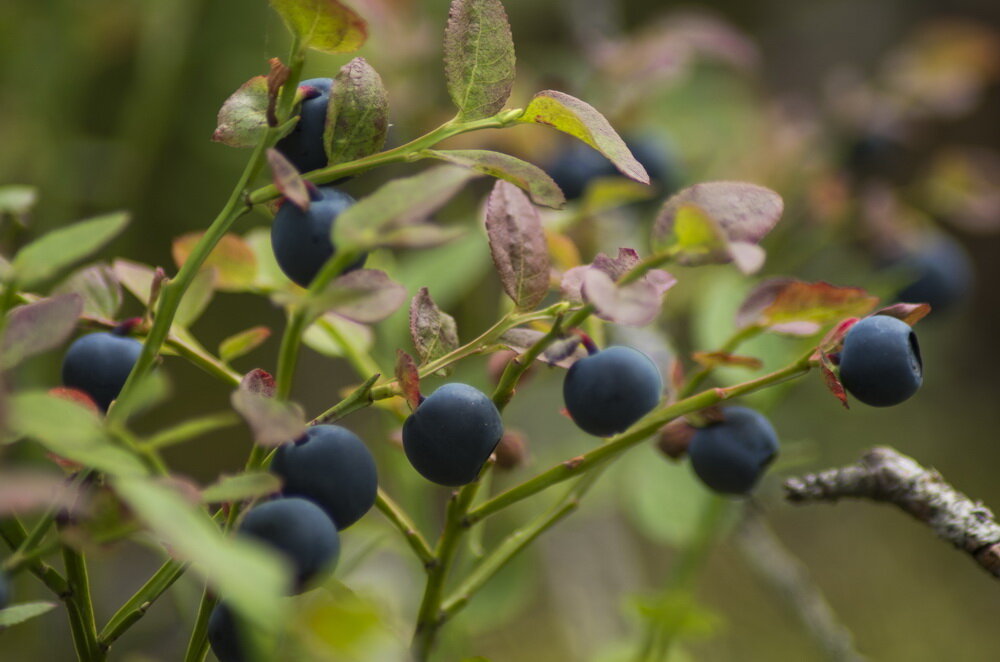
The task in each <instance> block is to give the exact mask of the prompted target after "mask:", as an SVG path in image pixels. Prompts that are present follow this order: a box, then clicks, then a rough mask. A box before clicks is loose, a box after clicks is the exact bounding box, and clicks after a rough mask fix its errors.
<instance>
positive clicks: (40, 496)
mask: <svg viewBox="0 0 1000 662" xmlns="http://www.w3.org/2000/svg"><path fill="white" fill-rule="evenodd" d="M86 506H87V503H86V500H85V495H84V494H83V492H82V491H81V490H80V488H79V487H75V486H74V485H73V484H72V483H68V482H67V481H66V479H65V478H64V477H62V476H60V475H59V474H56V473H51V472H50V473H42V472H40V471H16V472H14V471H10V472H5V473H0V516H3V517H9V516H11V515H26V514H29V513H32V512H36V511H43V510H48V509H49V508H53V507H54V508H59V509H60V510H68V511H69V512H71V513H78V512H80V511H82V510H85V509H86Z"/></svg>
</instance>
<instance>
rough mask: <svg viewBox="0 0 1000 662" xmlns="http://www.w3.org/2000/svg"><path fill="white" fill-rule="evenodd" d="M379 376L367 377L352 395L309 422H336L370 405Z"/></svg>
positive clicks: (312, 423) (320, 423) (316, 423)
mask: <svg viewBox="0 0 1000 662" xmlns="http://www.w3.org/2000/svg"><path fill="white" fill-rule="evenodd" d="M379 377H381V375H379V374H378V373H376V374H374V375H372V376H371V377H369V378H368V379H366V380H365V381H364V383H363V384H361V386H359V387H357V388H356V389H354V390H353V391H351V394H350V395H348V396H347V397H346V398H344V399H343V400H341V401H340V402H338V403H337V404H335V405H334V406H332V407H330V408H329V409H327V410H326V411H325V412H323V413H322V414H320V415H319V416H317V417H316V418H314V419H313V420H312V421H310V423H309V424H310V425H324V424H326V423H335V422H336V421H339V420H340V419H342V418H343V417H345V416H347V415H348V414H350V413H351V412H355V411H358V410H359V409H364V408H365V407H367V406H368V405H370V404H371V403H372V386H374V385H375V382H377V381H378V378H379Z"/></svg>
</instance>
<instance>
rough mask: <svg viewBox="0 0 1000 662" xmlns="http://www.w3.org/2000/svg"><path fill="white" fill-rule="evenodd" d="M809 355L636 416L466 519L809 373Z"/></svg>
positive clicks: (478, 517) (476, 517)
mask: <svg viewBox="0 0 1000 662" xmlns="http://www.w3.org/2000/svg"><path fill="white" fill-rule="evenodd" d="M810 354H811V352H810ZM810 354H806V355H805V356H803V357H802V358H800V359H799V360H798V361H795V362H794V363H792V364H790V365H788V366H786V367H784V368H782V369H781V370H777V371H775V372H772V373H770V374H767V375H764V376H763V377H759V378H758V379H754V380H751V381H748V382H744V383H742V384H737V385H735V386H730V387H728V388H716V389H710V390H707V391H703V392H701V393H699V394H697V395H693V396H691V397H688V398H685V399H684V400H680V401H678V402H675V403H673V404H671V405H667V406H666V407H661V408H659V409H656V410H654V411H652V412H650V413H649V414H647V415H646V416H644V417H643V418H641V419H639V421H637V422H636V423H635V424H634V425H632V427H630V428H629V429H628V430H626V431H625V432H622V433H621V434H618V435H615V436H614V437H611V438H610V439H609V440H608V442H607V443H606V444H604V445H602V446H599V447H597V448H595V449H593V450H591V451H588V452H587V453H584V454H583V455H580V456H577V457H575V458H573V459H571V460H567V461H565V462H562V463H560V464H558V465H556V466H554V467H552V468H551V469H549V470H548V471H544V472H542V473H541V474H538V475H537V476H535V477H534V478H531V479H529V480H527V481H525V482H523V483H521V484H520V485H517V486H516V487H512V488H511V489H509V490H507V491H506V492H502V493H500V494H498V495H497V496H495V497H493V498H492V499H490V500H489V501H487V502H486V503H484V504H482V505H481V506H478V507H476V508H474V509H473V510H472V511H471V512H469V514H468V518H467V519H468V522H469V523H474V522H478V521H479V520H481V519H483V518H484V517H488V516H489V515H492V514H493V513H495V512H498V511H500V510H503V509H504V508H506V507H508V506H510V505H513V504H515V503H518V502H519V501H522V500H524V499H527V498H528V497H530V496H533V495H535V494H537V493H539V492H541V491H543V490H545V489H548V488H549V487H551V486H553V485H556V484H557V483H561V482H563V481H565V480H569V479H570V478H573V477H574V476H580V475H582V474H584V473H585V472H587V471H589V470H591V469H593V468H594V467H596V466H599V465H601V464H603V463H604V462H607V461H610V460H612V459H614V458H615V457H617V456H619V455H620V454H621V453H623V452H624V451H626V450H628V449H629V448H632V447H633V446H635V445H637V444H639V443H641V442H642V441H644V440H645V439H646V438H648V437H649V436H650V435H652V434H654V433H656V432H657V431H658V430H659V429H660V428H661V427H663V426H664V425H666V424H667V423H669V422H670V421H672V420H674V419H675V418H678V417H680V416H684V415H685V414H690V413H692V412H696V411H699V410H701V409H705V408H706V407H710V406H712V405H714V404H717V403H719V402H722V401H723V400H728V399H730V398H735V397H737V396H740V395H745V394H747V393H753V392H754V391H759V390H761V389H763V388H767V387H769V386H773V385H775V384H780V383H782V382H785V381H788V380H790V379H795V378H797V377H800V376H802V375H804V374H805V373H807V372H809V369H810V363H809V357H810Z"/></svg>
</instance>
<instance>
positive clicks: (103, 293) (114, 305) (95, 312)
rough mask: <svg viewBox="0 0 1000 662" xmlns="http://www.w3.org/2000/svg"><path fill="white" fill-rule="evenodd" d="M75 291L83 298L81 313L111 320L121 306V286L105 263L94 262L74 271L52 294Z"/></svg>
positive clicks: (103, 319)
mask: <svg viewBox="0 0 1000 662" xmlns="http://www.w3.org/2000/svg"><path fill="white" fill-rule="evenodd" d="M70 293H76V294H79V295H80V296H81V297H82V298H83V314H84V315H85V316H87V317H93V318H94V319H98V320H101V321H104V322H109V323H110V322H112V321H114V319H115V317H116V316H117V315H118V309H119V308H121V306H122V286H121V283H119V282H118V279H117V278H116V277H115V274H114V271H112V269H111V267H109V266H108V265H106V264H95V265H93V266H90V267H86V268H85V269H81V270H79V271H77V272H75V273H74V274H73V275H72V276H70V277H69V278H67V279H66V280H64V281H63V282H62V283H60V284H59V286H58V287H56V288H55V289H54V290H53V294H70Z"/></svg>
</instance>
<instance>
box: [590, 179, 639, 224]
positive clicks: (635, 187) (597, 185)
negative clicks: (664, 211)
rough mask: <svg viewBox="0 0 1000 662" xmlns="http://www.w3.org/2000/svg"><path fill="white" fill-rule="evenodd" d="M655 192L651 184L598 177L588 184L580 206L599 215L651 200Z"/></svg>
mask: <svg viewBox="0 0 1000 662" xmlns="http://www.w3.org/2000/svg"><path fill="white" fill-rule="evenodd" d="M654 193H655V192H654V190H653V189H652V188H650V187H649V186H643V185H642V184H638V183H636V182H633V181H632V180H629V179H622V178H621V177H598V178H597V179H594V180H592V181H591V182H590V183H589V184H588V185H587V190H586V191H584V194H583V202H582V203H581V204H580V208H581V210H582V212H583V213H584V214H586V215H588V216H598V215H600V214H603V213H604V212H606V211H608V210H611V209H615V208H617V207H624V206H625V205H630V204H632V203H634V202H640V201H642V200H649V199H650V198H651V197H653V194H654Z"/></svg>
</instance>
